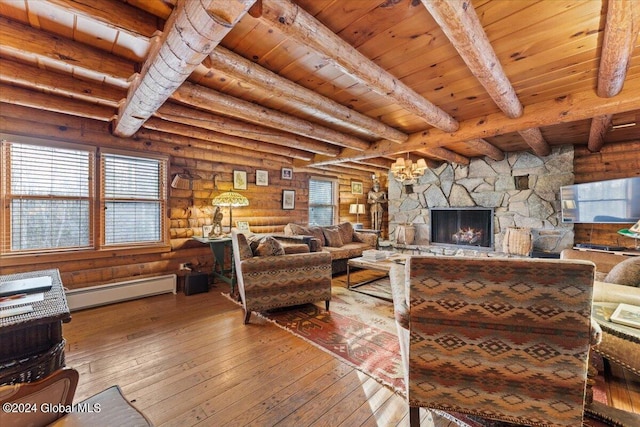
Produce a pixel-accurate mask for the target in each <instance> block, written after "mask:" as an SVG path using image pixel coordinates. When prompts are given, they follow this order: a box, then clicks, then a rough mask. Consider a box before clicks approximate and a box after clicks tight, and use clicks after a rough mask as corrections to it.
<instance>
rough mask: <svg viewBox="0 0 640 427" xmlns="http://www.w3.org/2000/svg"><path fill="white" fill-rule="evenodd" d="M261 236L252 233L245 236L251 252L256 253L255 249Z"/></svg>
mask: <svg viewBox="0 0 640 427" xmlns="http://www.w3.org/2000/svg"><path fill="white" fill-rule="evenodd" d="M262 237H263V236H257V235H252V236H248V237H247V243H249V246H250V247H251V252H253V253H254V254H255V253H256V249H258V245H259V244H260V240H262Z"/></svg>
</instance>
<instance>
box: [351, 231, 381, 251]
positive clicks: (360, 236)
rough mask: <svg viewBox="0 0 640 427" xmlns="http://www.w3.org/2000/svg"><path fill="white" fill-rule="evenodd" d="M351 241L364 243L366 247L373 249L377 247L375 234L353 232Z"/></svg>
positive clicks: (376, 235)
mask: <svg viewBox="0 0 640 427" xmlns="http://www.w3.org/2000/svg"><path fill="white" fill-rule="evenodd" d="M353 240H354V241H356V242H362V243H366V244H367V245H369V246H371V247H372V248H374V249H375V248H377V247H378V234H377V233H367V232H364V233H363V232H362V230H358V231H354V232H353Z"/></svg>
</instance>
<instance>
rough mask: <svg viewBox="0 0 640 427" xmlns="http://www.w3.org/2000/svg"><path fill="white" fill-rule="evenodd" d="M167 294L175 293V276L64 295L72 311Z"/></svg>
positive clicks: (111, 285) (75, 291) (146, 278)
mask: <svg viewBox="0 0 640 427" xmlns="http://www.w3.org/2000/svg"><path fill="white" fill-rule="evenodd" d="M169 292H171V293H174V294H175V293H176V275H175V274H167V275H165V276H157V277H145V278H142V279H135V280H128V281H126V282H118V283H108V284H106V285H98V286H90V287H87V288H80V289H71V290H68V291H67V292H66V294H67V304H69V309H70V310H71V311H74V310H81V309H83V308H89V307H97V306H100V305H106V304H112V303H114V302H120V301H127V300H132V299H138V298H143V297H148V296H152V295H159V294H166V293H169Z"/></svg>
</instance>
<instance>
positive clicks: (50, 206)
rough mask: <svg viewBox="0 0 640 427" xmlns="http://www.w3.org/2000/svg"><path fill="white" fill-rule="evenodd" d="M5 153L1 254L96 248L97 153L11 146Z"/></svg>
mask: <svg viewBox="0 0 640 427" xmlns="http://www.w3.org/2000/svg"><path fill="white" fill-rule="evenodd" d="M2 148H3V165H2V166H3V169H4V172H3V188H4V191H3V192H4V194H5V197H6V198H7V205H8V207H9V209H8V212H5V213H4V215H5V217H4V224H8V226H5V227H3V239H2V240H3V245H2V248H1V249H2V252H4V253H7V252H20V251H33V250H44V249H64V248H87V247H91V246H92V245H93V239H92V232H91V226H90V224H91V204H92V196H93V192H92V186H91V180H92V175H93V166H92V165H93V164H94V158H95V157H94V153H93V152H92V151H88V150H81V149H69V148H58V147H47V146H40V145H31V144H25V143H15V142H8V141H5V142H3V144H2Z"/></svg>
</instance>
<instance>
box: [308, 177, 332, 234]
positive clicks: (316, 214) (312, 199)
mask: <svg viewBox="0 0 640 427" xmlns="http://www.w3.org/2000/svg"><path fill="white" fill-rule="evenodd" d="M335 212H336V206H335V197H334V182H333V181H328V180H320V179H313V178H312V179H310V180H309V224H310V225H331V224H333V223H334V217H335Z"/></svg>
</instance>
